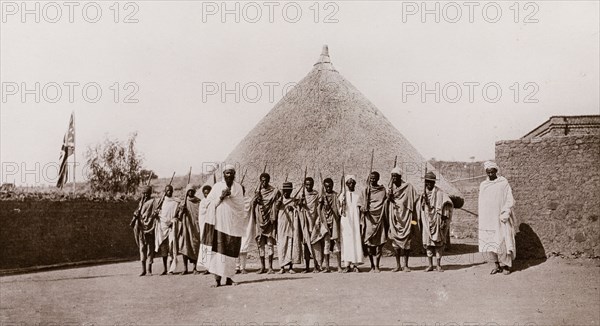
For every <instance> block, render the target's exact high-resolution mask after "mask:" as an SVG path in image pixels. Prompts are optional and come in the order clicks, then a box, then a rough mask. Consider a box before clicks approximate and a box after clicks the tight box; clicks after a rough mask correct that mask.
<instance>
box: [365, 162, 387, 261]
mask: <svg viewBox="0 0 600 326" xmlns="http://www.w3.org/2000/svg"><path fill="white" fill-rule="evenodd" d="M378 182H379V172H376V171H373V172H371V174H370V175H369V185H368V186H367V188H366V189H365V194H364V196H365V200H364V204H363V205H362V207H361V209H362V213H363V216H364V227H363V230H364V231H363V234H364V238H363V243H364V245H365V249H366V251H367V254H368V255H369V261H370V262H371V270H370V271H369V272H371V273H379V272H381V271H380V270H379V261H380V260H381V249H382V247H383V245H384V244H385V241H386V240H387V237H386V233H387V232H386V225H385V223H387V221H386V219H385V215H384V206H385V203H386V191H385V187H384V186H382V185H379V184H378Z"/></svg>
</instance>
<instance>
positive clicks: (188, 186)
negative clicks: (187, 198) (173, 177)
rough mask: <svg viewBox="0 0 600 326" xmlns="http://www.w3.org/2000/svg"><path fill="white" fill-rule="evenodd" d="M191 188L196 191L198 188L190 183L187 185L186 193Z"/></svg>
mask: <svg viewBox="0 0 600 326" xmlns="http://www.w3.org/2000/svg"><path fill="white" fill-rule="evenodd" d="M190 190H193V191H196V188H194V186H192V184H191V183H188V185H187V186H186V187H185V193H186V194H187V192H188V191H190Z"/></svg>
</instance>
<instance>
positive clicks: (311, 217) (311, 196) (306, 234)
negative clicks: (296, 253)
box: [298, 169, 321, 273]
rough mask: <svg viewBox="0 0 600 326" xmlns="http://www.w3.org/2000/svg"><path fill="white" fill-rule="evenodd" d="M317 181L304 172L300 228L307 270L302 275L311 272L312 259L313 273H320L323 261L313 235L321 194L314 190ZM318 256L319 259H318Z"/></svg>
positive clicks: (300, 205) (300, 204) (299, 204)
mask: <svg viewBox="0 0 600 326" xmlns="http://www.w3.org/2000/svg"><path fill="white" fill-rule="evenodd" d="M314 184H315V181H314V179H313V178H311V177H307V176H306V169H305V170H304V186H303V187H302V197H301V198H300V201H299V203H298V209H299V216H300V228H301V230H302V247H303V251H304V264H305V268H304V271H303V272H302V273H308V272H310V259H311V256H312V258H313V261H314V264H315V268H314V270H313V273H318V272H319V270H320V268H319V263H318V262H317V261H319V260H320V259H321V256H320V251H319V250H318V249H319V248H315V247H314V246H313V242H312V239H313V233H314V232H315V225H316V224H317V217H318V215H319V213H318V211H317V210H318V203H319V193H318V192H317V191H316V190H314V189H313V187H314ZM317 256H318V257H317Z"/></svg>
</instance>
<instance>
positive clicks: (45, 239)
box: [0, 200, 137, 269]
mask: <svg viewBox="0 0 600 326" xmlns="http://www.w3.org/2000/svg"><path fill="white" fill-rule="evenodd" d="M136 207H137V202H135V201H129V202H94V201H83V200H76V201H75V200H72V201H49V200H25V201H16V200H5V201H0V223H1V225H2V227H1V228H0V257H1V259H0V269H14V268H25V267H32V266H43V265H52V264H61V263H72V262H81V261H90V260H98V259H109V258H134V259H135V257H137V247H136V244H135V240H134V238H133V231H132V229H131V228H130V227H129V221H130V220H131V216H132V213H133V211H134V210H135V209H136Z"/></svg>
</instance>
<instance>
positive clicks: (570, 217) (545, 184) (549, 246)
mask: <svg viewBox="0 0 600 326" xmlns="http://www.w3.org/2000/svg"><path fill="white" fill-rule="evenodd" d="M496 162H497V163H498V165H499V166H500V172H499V174H500V175H502V176H504V177H506V178H507V179H508V181H509V183H510V184H511V187H512V189H513V195H514V197H515V201H516V206H515V210H516V215H517V218H518V221H519V222H520V223H524V224H523V225H521V230H523V231H524V232H522V234H521V235H519V236H518V237H517V254H518V255H519V256H521V257H532V256H540V254H542V255H543V253H545V254H546V255H550V254H552V253H558V254H562V255H567V256H600V221H599V216H600V196H599V195H600V169H599V168H598V163H599V162H600V136H598V135H583V136H566V137H548V138H542V139H538V140H530V139H521V140H507V141H499V142H497V143H496ZM538 238H539V239H538ZM536 242H537V243H538V245H541V246H542V247H543V250H540V249H541V248H536Z"/></svg>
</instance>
